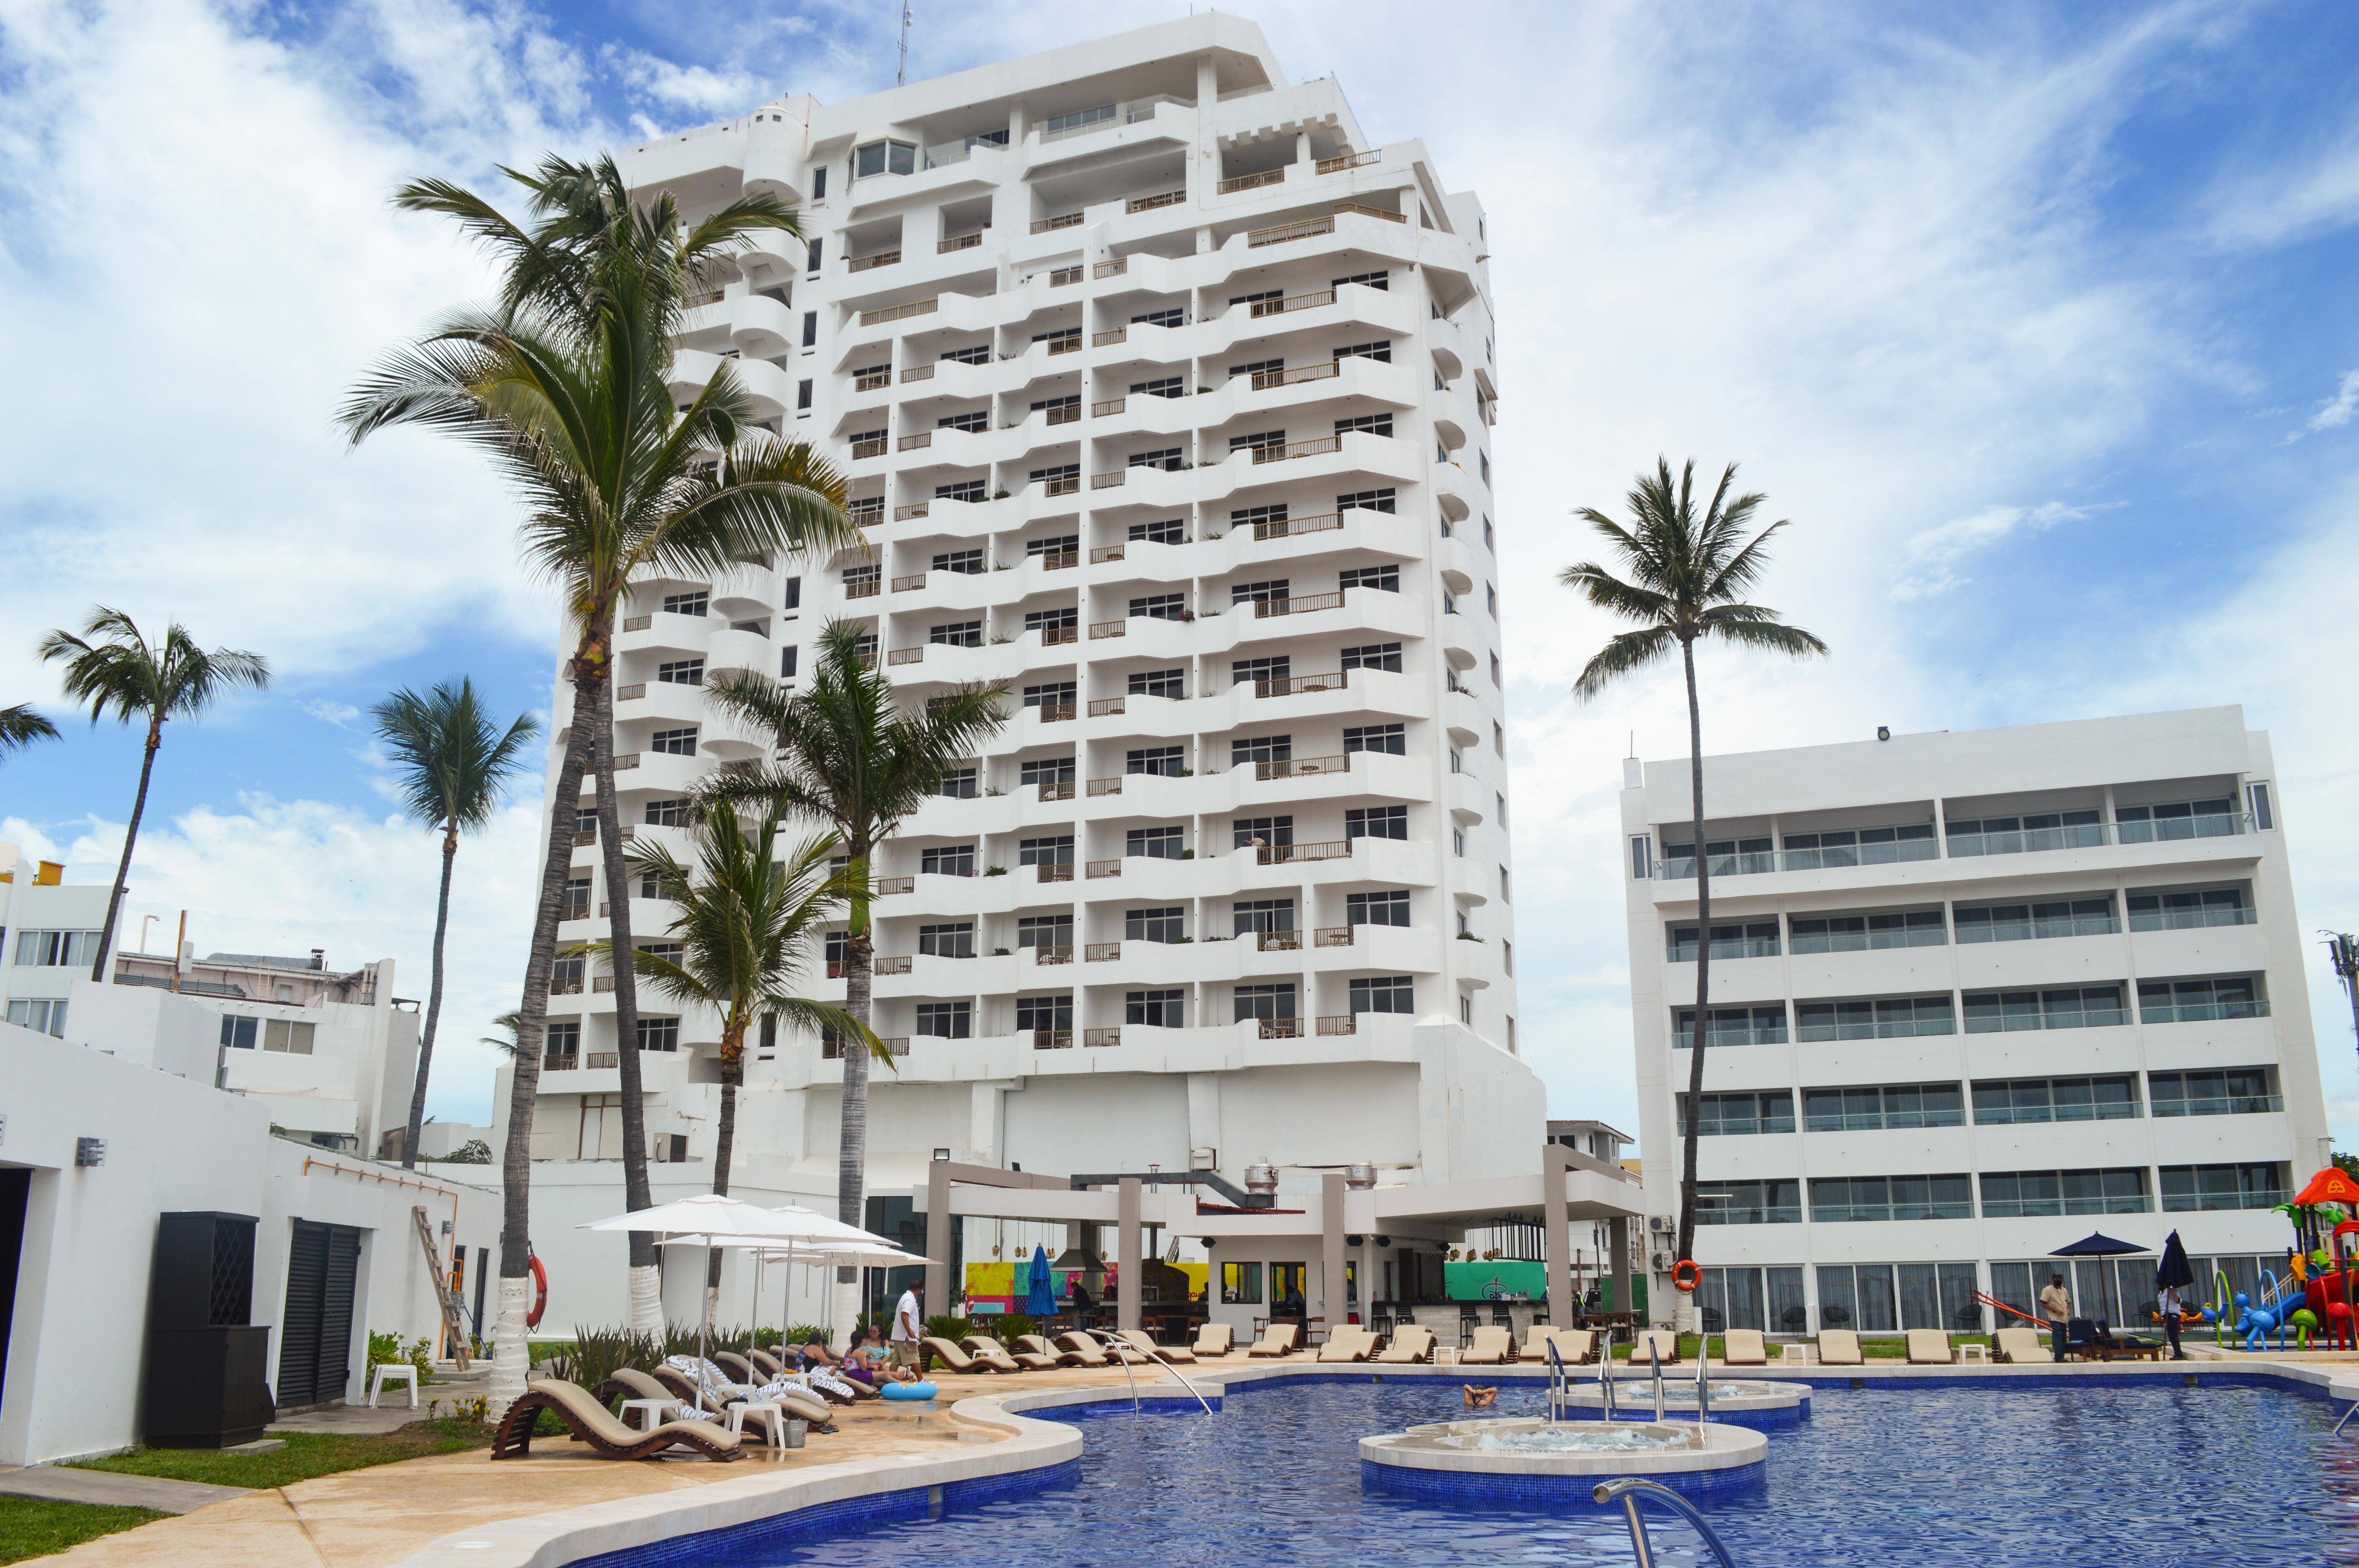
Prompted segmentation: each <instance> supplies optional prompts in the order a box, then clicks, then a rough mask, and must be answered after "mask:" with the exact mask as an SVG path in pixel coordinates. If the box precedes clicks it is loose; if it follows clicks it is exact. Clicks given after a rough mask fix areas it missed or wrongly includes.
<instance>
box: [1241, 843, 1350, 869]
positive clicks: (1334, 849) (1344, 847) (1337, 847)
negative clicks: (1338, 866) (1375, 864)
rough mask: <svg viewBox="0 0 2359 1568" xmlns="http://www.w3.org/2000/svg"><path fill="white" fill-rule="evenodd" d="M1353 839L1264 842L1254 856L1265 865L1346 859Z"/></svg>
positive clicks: (1348, 857) (1348, 856)
mask: <svg viewBox="0 0 2359 1568" xmlns="http://www.w3.org/2000/svg"><path fill="white" fill-rule="evenodd" d="M1355 841H1356V840H1353V839H1350V838H1328V839H1323V840H1321V842H1319V843H1315V844H1265V845H1263V846H1262V847H1261V849H1259V851H1257V852H1256V856H1255V858H1256V860H1258V861H1259V862H1260V863H1261V864H1263V865H1265V866H1280V865H1287V864H1289V863H1291V862H1293V861H1296V860H1350V859H1351V857H1352V846H1353V843H1354V842H1355Z"/></svg>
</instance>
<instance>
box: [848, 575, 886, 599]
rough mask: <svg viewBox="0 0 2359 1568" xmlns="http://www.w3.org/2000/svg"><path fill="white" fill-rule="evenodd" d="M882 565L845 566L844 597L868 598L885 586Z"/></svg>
mask: <svg viewBox="0 0 2359 1568" xmlns="http://www.w3.org/2000/svg"><path fill="white" fill-rule="evenodd" d="M884 571H885V568H882V567H846V568H843V597H844V598H846V599H866V598H868V597H869V596H870V595H872V594H874V593H875V591H876V590H877V589H880V588H882V587H884V585H885V579H884Z"/></svg>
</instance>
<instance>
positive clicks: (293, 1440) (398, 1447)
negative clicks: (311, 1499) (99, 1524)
mask: <svg viewBox="0 0 2359 1568" xmlns="http://www.w3.org/2000/svg"><path fill="white" fill-rule="evenodd" d="M279 1435H280V1436H283V1437H284V1438H286V1440H287V1446H286V1447H284V1448H282V1449H280V1450H279V1451H278V1452H277V1453H276V1454H223V1453H220V1452H218V1451H216V1450H212V1449H207V1448H141V1449H137V1450H135V1451H134V1452H132V1453H129V1454H114V1455H112V1456H110V1457H108V1458H105V1459H87V1460H83V1461H82V1463H81V1465H79V1468H82V1469H84V1470H113V1471H115V1472H116V1473H118V1474H120V1475H125V1476H163V1477H165V1478H166V1479H167V1480H173V1481H203V1482H205V1483H207V1484H208V1485H211V1486H216V1487H284V1486H287V1485H289V1484H290V1483H292V1482H296V1481H308V1480H310V1478H311V1477H312V1476H332V1475H334V1474H335V1473H336V1472H338V1471H339V1470H361V1469H365V1468H367V1467H368V1466H369V1465H390V1464H392V1463H393V1462H394V1461H396V1460H397V1459H419V1458H423V1457H424V1456H426V1455H427V1454H456V1453H459V1452H460V1451H462V1450H463V1449H468V1448H483V1447H486V1446H488V1445H489V1444H490V1443H491V1441H492V1435H491V1433H489V1432H488V1431H486V1430H485V1429H484V1428H483V1427H480V1426H475V1425H473V1424H471V1423H468V1422H458V1421H451V1420H449V1419H447V1418H445V1419H443V1420H440V1421H414V1422H410V1423H409V1424H408V1426H405V1427H403V1428H402V1429H401V1430H400V1431H398V1432H392V1433H386V1434H385V1435H383V1436H359V1435H352V1436H347V1435H343V1434H341V1433H320V1432H288V1433H280V1434H279ZM119 1511H122V1512H126V1513H128V1512H136V1511H137V1510H136V1509H122V1510H119ZM114 1528H118V1529H120V1528H125V1527H121V1526H116V1527H114Z"/></svg>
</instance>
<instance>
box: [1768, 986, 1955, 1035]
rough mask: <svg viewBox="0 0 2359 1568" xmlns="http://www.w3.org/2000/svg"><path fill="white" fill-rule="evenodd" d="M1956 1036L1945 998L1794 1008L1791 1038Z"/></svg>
mask: <svg viewBox="0 0 2359 1568" xmlns="http://www.w3.org/2000/svg"><path fill="white" fill-rule="evenodd" d="M1954 1033H1957V1021H1956V1015H1955V1013H1954V1011H1952V1009H1951V1005H1950V999H1949V998H1948V997H1946V996H1919V997H1892V998H1889V999H1886V1000H1882V1001H1798V1002H1796V1003H1795V1004H1794V1037H1795V1038H1796V1039H1798V1040H1889V1039H1895V1038H1900V1037H1905V1036H1908V1035H1912V1034H1954Z"/></svg>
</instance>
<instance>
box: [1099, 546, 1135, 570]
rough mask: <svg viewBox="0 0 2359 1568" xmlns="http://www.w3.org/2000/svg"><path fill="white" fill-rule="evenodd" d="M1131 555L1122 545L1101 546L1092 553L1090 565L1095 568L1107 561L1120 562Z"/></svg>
mask: <svg viewBox="0 0 2359 1568" xmlns="http://www.w3.org/2000/svg"><path fill="white" fill-rule="evenodd" d="M1129 553H1130V552H1129V551H1128V550H1127V549H1125V547H1124V546H1120V545H1100V546H1097V547H1096V548H1095V549H1093V550H1092V551H1091V552H1090V565H1092V566H1093V567H1094V566H1098V565H1101V564H1103V562H1106V561H1118V560H1121V559H1122V558H1123V557H1125V556H1127V555H1128V554H1129Z"/></svg>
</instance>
